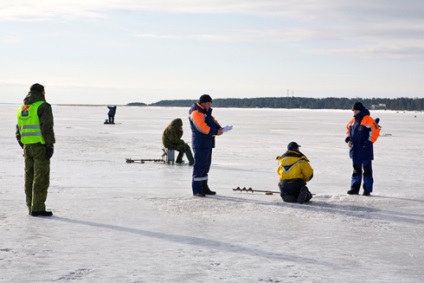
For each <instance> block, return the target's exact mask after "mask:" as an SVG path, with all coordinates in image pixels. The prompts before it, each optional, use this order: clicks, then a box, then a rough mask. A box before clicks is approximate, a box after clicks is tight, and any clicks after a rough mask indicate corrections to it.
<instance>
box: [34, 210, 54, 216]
mask: <svg viewBox="0 0 424 283" xmlns="http://www.w3.org/2000/svg"><path fill="white" fill-rule="evenodd" d="M31 216H53V212H51V211H45V210H44V211H32V212H31Z"/></svg>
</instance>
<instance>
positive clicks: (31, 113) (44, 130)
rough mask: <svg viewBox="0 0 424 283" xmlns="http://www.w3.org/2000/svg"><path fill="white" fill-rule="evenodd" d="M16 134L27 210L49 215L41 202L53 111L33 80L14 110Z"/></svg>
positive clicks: (52, 139)
mask: <svg viewBox="0 0 424 283" xmlns="http://www.w3.org/2000/svg"><path fill="white" fill-rule="evenodd" d="M17 118H18V124H17V126H16V138H17V140H18V143H19V145H20V146H21V147H22V148H23V150H24V157H25V195H26V205H27V207H28V210H29V214H30V215H32V216H52V215H53V213H52V212H51V211H46V205H45V202H46V200H47V191H48V188H49V184H50V158H51V157H52V156H53V151H54V149H53V145H54V143H55V135H54V130H53V126H54V122H53V112H52V107H51V106H50V104H48V103H47V102H46V99H45V92H44V86H42V85H40V84H34V85H32V86H31V88H30V91H29V93H28V95H27V96H26V97H25V99H24V105H22V106H21V107H19V109H18V112H17Z"/></svg>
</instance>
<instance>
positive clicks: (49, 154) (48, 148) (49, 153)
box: [46, 145, 54, 160]
mask: <svg viewBox="0 0 424 283" xmlns="http://www.w3.org/2000/svg"><path fill="white" fill-rule="evenodd" d="M53 152H54V148H53V146H52V145H48V146H46V159H47V160H50V158H52V156H53Z"/></svg>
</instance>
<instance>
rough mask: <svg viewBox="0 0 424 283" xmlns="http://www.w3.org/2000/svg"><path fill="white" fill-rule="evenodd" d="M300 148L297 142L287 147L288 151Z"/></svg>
mask: <svg viewBox="0 0 424 283" xmlns="http://www.w3.org/2000/svg"><path fill="white" fill-rule="evenodd" d="M299 147H300V145H299V144H297V142H291V143H289V144H288V145H287V149H288V150H297V149H298V148H299Z"/></svg>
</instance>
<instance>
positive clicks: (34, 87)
mask: <svg viewBox="0 0 424 283" xmlns="http://www.w3.org/2000/svg"><path fill="white" fill-rule="evenodd" d="M29 90H30V91H37V92H41V93H43V92H44V86H43V85H40V84H33V85H32V86H31V88H30V89H29Z"/></svg>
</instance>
